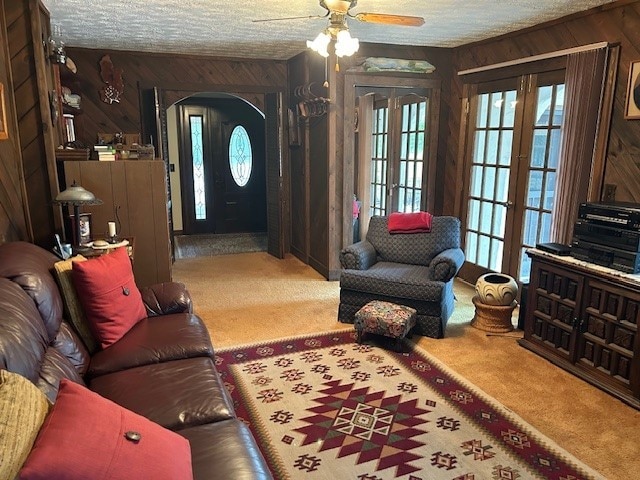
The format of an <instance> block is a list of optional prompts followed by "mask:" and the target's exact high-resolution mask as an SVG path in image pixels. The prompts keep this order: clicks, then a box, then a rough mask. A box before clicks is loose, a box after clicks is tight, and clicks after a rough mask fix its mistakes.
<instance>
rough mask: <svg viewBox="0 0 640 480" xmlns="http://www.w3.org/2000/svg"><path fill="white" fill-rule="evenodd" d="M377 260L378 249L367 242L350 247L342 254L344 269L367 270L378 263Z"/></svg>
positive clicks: (341, 262)
mask: <svg viewBox="0 0 640 480" xmlns="http://www.w3.org/2000/svg"><path fill="white" fill-rule="evenodd" d="M376 260H377V253H376V249H375V248H373V245H371V243H370V242H368V241H366V240H363V241H361V242H357V243H354V244H353V245H349V246H348V247H346V248H345V249H343V250H342V252H340V264H341V265H342V268H351V269H355V270H366V269H367V268H369V267H370V266H371V265H373V264H374V263H376Z"/></svg>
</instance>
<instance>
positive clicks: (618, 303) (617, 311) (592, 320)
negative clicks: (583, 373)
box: [577, 279, 640, 397]
mask: <svg viewBox="0 0 640 480" xmlns="http://www.w3.org/2000/svg"><path fill="white" fill-rule="evenodd" d="M639 322H640V293H638V292H634V291H630V290H626V289H621V288H618V287H616V286H614V285H611V284H608V283H604V282H600V281H598V280H596V279H587V281H586V284H585V289H584V311H583V313H582V316H581V319H580V328H578V329H577V331H578V340H577V343H578V348H577V354H578V355H577V364H578V366H579V367H584V368H586V369H589V370H591V371H592V373H593V374H594V375H597V376H599V377H601V380H602V381H604V382H607V383H610V382H612V383H613V384H615V385H616V386H617V387H622V388H623V389H625V390H630V391H632V393H633V394H634V396H636V397H637V396H638V393H640V392H639V389H638V386H639V384H640V382H639V381H638V380H639V378H638V376H639V374H640V372H639V371H638V365H637V362H635V365H634V361H633V357H634V351H636V350H637V347H636V343H637V342H638V338H637V337H638V335H637V332H638V323H639Z"/></svg>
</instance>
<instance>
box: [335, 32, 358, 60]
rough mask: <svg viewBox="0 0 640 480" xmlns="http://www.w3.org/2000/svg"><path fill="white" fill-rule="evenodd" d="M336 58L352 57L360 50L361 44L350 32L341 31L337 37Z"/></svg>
mask: <svg viewBox="0 0 640 480" xmlns="http://www.w3.org/2000/svg"><path fill="white" fill-rule="evenodd" d="M335 48H336V56H338V57H350V56H351V55H353V54H354V53H356V52H357V51H358V49H359V48H360V42H359V41H358V39H357V38H354V37H352V36H351V34H350V33H349V30H340V31H339V32H338V34H337V35H336V45H335Z"/></svg>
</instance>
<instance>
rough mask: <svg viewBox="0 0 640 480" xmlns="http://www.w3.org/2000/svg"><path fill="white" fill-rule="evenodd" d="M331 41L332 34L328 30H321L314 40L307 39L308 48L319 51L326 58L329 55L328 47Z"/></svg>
mask: <svg viewBox="0 0 640 480" xmlns="http://www.w3.org/2000/svg"><path fill="white" fill-rule="evenodd" d="M330 41H331V35H329V34H328V33H326V32H320V33H319V34H318V36H317V37H316V38H315V39H314V40H313V41H311V40H307V48H310V49H311V50H313V51H314V52H317V53H318V54H320V55H322V56H323V57H325V58H326V57H328V56H329V50H328V47H329V42H330Z"/></svg>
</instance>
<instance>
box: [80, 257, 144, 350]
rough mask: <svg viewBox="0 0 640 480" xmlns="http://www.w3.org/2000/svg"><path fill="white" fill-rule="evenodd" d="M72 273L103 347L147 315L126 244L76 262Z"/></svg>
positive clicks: (115, 340)
mask: <svg viewBox="0 0 640 480" xmlns="http://www.w3.org/2000/svg"><path fill="white" fill-rule="evenodd" d="M71 273H72V275H71V276H72V278H73V284H74V286H75V287H76V292H77V294H78V298H79V299H80V303H81V304H82V307H83V309H84V313H85V316H86V318H87V322H88V323H89V326H90V328H91V329H92V331H93V333H94V335H95V336H96V338H97V339H98V341H99V342H100V346H101V347H102V348H106V347H108V346H109V345H111V344H113V343H115V342H117V341H118V340H120V339H121V338H122V337H123V335H124V334H125V333H127V332H128V331H129V330H131V327H133V326H134V325H135V324H136V323H138V322H139V321H140V320H142V319H143V318H146V317H147V311H146V308H145V306H144V303H143V302H142V296H141V295H140V291H139V290H138V287H137V286H136V283H135V280H134V277H133V269H132V268H131V260H129V255H128V253H127V250H126V248H117V249H115V250H114V251H113V252H111V253H108V254H105V255H101V256H99V257H97V258H92V259H89V260H87V261H85V262H73V270H72V272H71Z"/></svg>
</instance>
